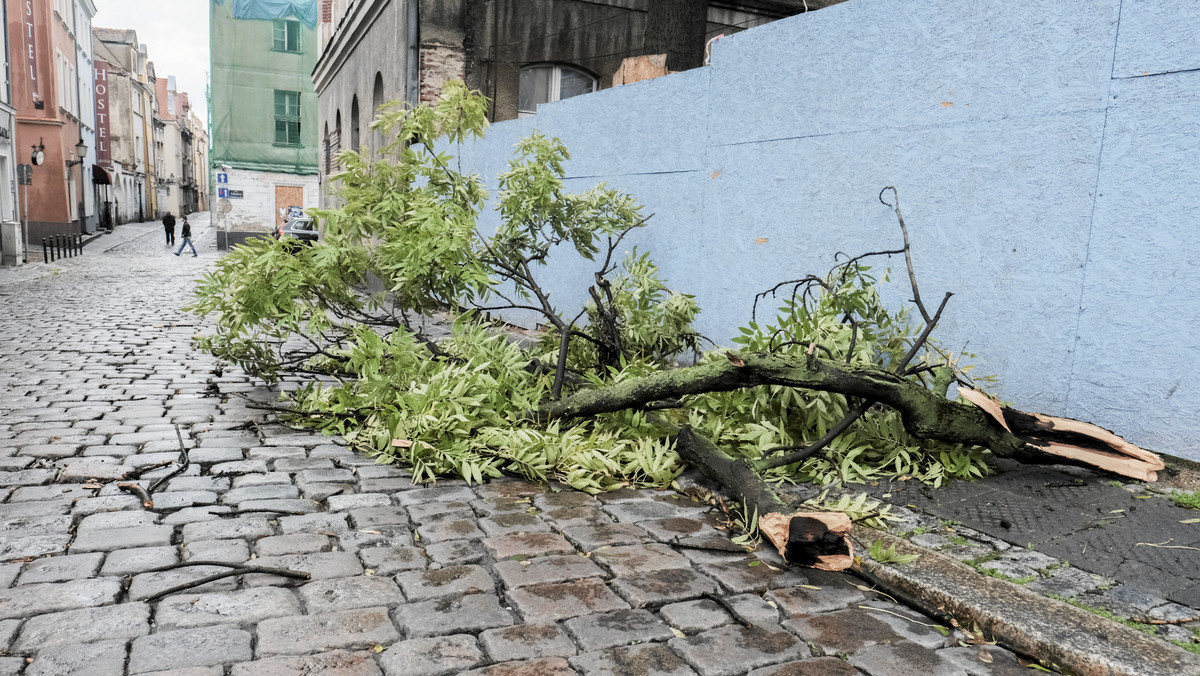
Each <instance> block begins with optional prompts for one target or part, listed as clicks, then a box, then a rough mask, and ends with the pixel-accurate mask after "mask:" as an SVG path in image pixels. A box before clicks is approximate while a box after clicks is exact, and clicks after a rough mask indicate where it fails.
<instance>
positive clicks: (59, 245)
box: [54, 234, 66, 260]
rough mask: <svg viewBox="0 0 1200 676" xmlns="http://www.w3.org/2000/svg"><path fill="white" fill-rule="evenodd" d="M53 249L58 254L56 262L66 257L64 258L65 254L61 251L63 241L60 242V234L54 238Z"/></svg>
mask: <svg viewBox="0 0 1200 676" xmlns="http://www.w3.org/2000/svg"><path fill="white" fill-rule="evenodd" d="M54 247H55V251H56V252H57V253H58V260H62V259H63V258H66V256H65V253H66V252H65V251H63V240H62V235H61V234H58V235H55V236H54Z"/></svg>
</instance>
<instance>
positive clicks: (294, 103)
mask: <svg viewBox="0 0 1200 676" xmlns="http://www.w3.org/2000/svg"><path fill="white" fill-rule="evenodd" d="M316 8H317V0H212V3H211V4H210V10H211V14H210V19H211V21H210V31H209V36H210V40H211V43H210V47H211V50H210V51H211V58H212V80H211V82H212V89H211V94H210V96H209V105H210V106H211V108H210V109H209V113H210V119H211V120H212V155H211V157H212V161H213V164H214V166H218V167H219V166H221V165H223V164H225V165H229V166H230V167H231V168H235V169H246V170H252V171H269V172H279V173H288V174H299V175H315V174H316V173H317V171H318V164H317V161H318V151H319V149H320V142H319V138H321V136H320V135H319V134H318V133H317V95H316V92H315V91H314V89H313V81H312V71H313V68H314V67H315V66H316V61H317V34H316V30H315V28H311V27H309V26H307V25H306V23H309V22H308V21H307V20H306V19H307V17H305V16H302V15H304V14H305V13H307V14H309V15H311V17H312V18H314V19H315V17H316V11H317V10H316ZM297 16H299V17H300V19H299V20H296V19H294V17H297ZM285 18H286V19H288V20H284V19H285ZM218 187H221V188H225V189H227V190H231V191H233V190H243V189H245V188H246V186H240V185H232V184H231V185H228V186H218Z"/></svg>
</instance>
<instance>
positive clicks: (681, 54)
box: [642, 0, 708, 70]
mask: <svg viewBox="0 0 1200 676" xmlns="http://www.w3.org/2000/svg"><path fill="white" fill-rule="evenodd" d="M707 17H708V0H650V5H649V8H648V12H647V14H646V32H645V35H644V37H643V41H642V48H643V52H644V53H646V54H666V55H667V70H688V69H690V68H699V67H700V66H703V65H704V31H705V28H706V27H707V25H708V21H707Z"/></svg>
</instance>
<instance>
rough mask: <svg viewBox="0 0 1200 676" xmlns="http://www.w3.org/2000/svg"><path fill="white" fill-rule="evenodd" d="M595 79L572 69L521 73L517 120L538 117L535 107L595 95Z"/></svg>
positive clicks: (528, 69)
mask: <svg viewBox="0 0 1200 676" xmlns="http://www.w3.org/2000/svg"><path fill="white" fill-rule="evenodd" d="M596 84H597V80H596V78H594V77H592V76H591V75H589V74H588V73H586V72H585V71H582V70H580V69H578V68H573V67H571V66H560V65H555V64H543V65H539V66H526V67H525V68H522V69H521V88H520V93H519V95H518V100H517V117H531V116H533V115H536V114H537V107H538V106H539V105H540V104H543V103H550V102H551V101H561V100H563V99H569V98H571V97H572V96H579V95H580V94H587V93H589V92H594V91H596Z"/></svg>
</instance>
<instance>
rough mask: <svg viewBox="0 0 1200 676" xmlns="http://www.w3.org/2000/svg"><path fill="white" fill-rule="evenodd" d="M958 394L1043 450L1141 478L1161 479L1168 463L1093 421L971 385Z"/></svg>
mask: <svg viewBox="0 0 1200 676" xmlns="http://www.w3.org/2000/svg"><path fill="white" fill-rule="evenodd" d="M958 396H960V397H962V398H963V399H966V400H967V401H969V402H971V403H972V404H975V405H976V406H978V407H979V408H981V409H983V410H984V411H985V412H986V413H987V414H988V415H989V416H991V417H992V419H993V420H995V421H996V422H997V423H998V424H1000V425H1001V426H1002V427H1003V428H1004V429H1006V430H1008V431H1010V432H1012V433H1013V434H1014V435H1016V436H1017V437H1018V438H1020V439H1021V440H1022V441H1024V442H1025V443H1027V444H1029V445H1030V446H1032V447H1033V448H1035V449H1037V450H1038V451H1040V452H1042V453H1046V454H1049V455H1053V456H1058V457H1060V458H1066V459H1071V460H1076V461H1079V462H1083V463H1087V464H1089V465H1092V466H1094V467H1096V468H1098V469H1102V470H1105V471H1107V472H1112V473H1113V474H1120V475H1121V476H1127V477H1130V478H1133V479H1139V480H1141V481H1156V480H1158V472H1159V470H1161V469H1163V467H1165V465H1164V464H1163V461H1162V458H1160V457H1159V456H1158V455H1156V454H1154V453H1151V452H1150V451H1147V450H1146V449H1144V448H1141V447H1139V446H1134V445H1133V444H1131V443H1129V442H1128V441H1125V440H1124V439H1122V438H1121V437H1119V436H1117V435H1115V434H1113V433H1112V432H1109V431H1108V430H1106V429H1104V428H1102V427H1098V426H1096V425H1093V424H1091V423H1086V422H1082V421H1080V420H1072V419H1070V418H1056V417H1054V416H1049V415H1043V414H1041V413H1026V412H1024V411H1018V410H1016V409H1012V408H1008V407H1007V406H1001V405H1000V404H999V403H998V402H996V400H994V399H992V398H991V397H989V396H988V395H986V394H984V393H983V392H980V391H978V390H973V389H970V388H968V387H960V388H958Z"/></svg>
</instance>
